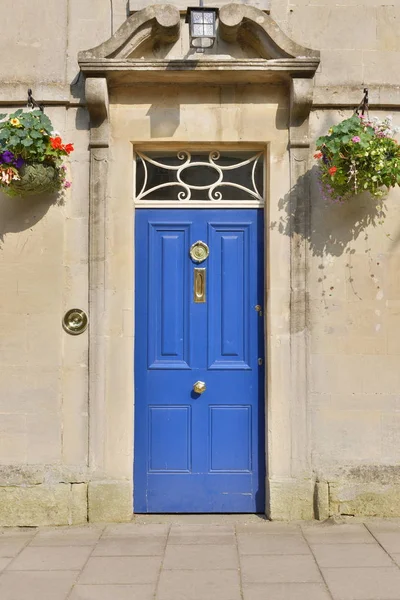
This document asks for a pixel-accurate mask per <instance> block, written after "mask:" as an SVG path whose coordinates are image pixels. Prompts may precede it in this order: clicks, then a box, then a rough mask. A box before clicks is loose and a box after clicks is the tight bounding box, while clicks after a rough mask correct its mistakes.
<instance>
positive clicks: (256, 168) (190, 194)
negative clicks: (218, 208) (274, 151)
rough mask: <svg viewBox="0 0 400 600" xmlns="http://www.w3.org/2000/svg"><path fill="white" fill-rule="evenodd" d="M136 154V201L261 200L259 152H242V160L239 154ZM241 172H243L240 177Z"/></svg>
mask: <svg viewBox="0 0 400 600" xmlns="http://www.w3.org/2000/svg"><path fill="white" fill-rule="evenodd" d="M136 154H137V161H138V163H137V166H138V169H137V170H138V171H140V172H139V173H138V175H139V177H137V189H136V200H137V201H139V202H140V200H155V199H157V200H163V199H165V198H168V200H176V201H178V202H179V201H189V200H205V201H207V200H208V201H217V202H218V201H219V200H231V199H235V198H237V199H240V200H242V199H244V200H257V201H261V202H262V201H263V190H262V179H263V177H262V168H263V167H262V162H263V161H262V156H263V153H262V152H257V153H256V154H254V153H250V152H247V153H242V157H241V158H238V153H234V152H231V153H229V152H226V153H221V152H219V151H217V150H213V151H211V152H208V153H206V152H195V153H191V152H189V151H187V150H180V151H179V152H177V153H176V154H173V153H170V154H169V155H167V154H166V155H165V156H163V157H161V158H160V156H159V155H157V156H155V153H149V154H144V153H143V152H140V151H139V150H137V151H136ZM240 169H242V170H243V176H242V178H241V175H240V173H239V170H240ZM210 179H211V181H210ZM243 180H244V181H245V183H246V185H245V184H244V183H243ZM247 184H250V185H247ZM174 190H175V191H174ZM233 190H234V192H233ZM232 195H234V196H235V198H232Z"/></svg>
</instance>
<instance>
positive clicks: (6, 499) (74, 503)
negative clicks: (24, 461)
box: [0, 483, 86, 527]
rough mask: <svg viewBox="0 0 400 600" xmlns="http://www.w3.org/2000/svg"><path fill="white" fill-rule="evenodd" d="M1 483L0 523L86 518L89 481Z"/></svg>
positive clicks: (28, 523)
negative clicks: (30, 483) (12, 484)
mask: <svg viewBox="0 0 400 600" xmlns="http://www.w3.org/2000/svg"><path fill="white" fill-rule="evenodd" d="M75 487H76V486H75V485H71V484H67V483H59V484H54V485H46V484H42V485H35V486H26V485H25V486H20V487H0V525H1V526H4V525H7V526H11V527H15V526H18V527H23V526H31V527H32V526H39V525H72V524H75V523H76V524H79V523H82V522H84V521H85V519H84V518H83V514H84V512H85V508H86V495H85V488H86V486H85V485H80V486H77V487H78V488H79V489H77V490H75V489H74V488H75Z"/></svg>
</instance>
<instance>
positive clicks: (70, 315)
mask: <svg viewBox="0 0 400 600" xmlns="http://www.w3.org/2000/svg"><path fill="white" fill-rule="evenodd" d="M88 323H89V319H88V316H87V314H86V313H85V311H84V310H81V309H80V308H71V310H69V311H68V312H66V313H65V315H64V318H63V321H62V324H63V327H64V329H65V331H66V332H67V333H69V334H70V335H79V334H80V333H83V332H84V331H85V330H86V328H87V326H88Z"/></svg>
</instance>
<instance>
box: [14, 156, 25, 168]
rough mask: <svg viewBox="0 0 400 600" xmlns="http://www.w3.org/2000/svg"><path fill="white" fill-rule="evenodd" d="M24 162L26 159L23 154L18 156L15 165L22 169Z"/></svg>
mask: <svg viewBox="0 0 400 600" xmlns="http://www.w3.org/2000/svg"><path fill="white" fill-rule="evenodd" d="M24 164H25V161H24V159H23V158H22V157H21V156H20V157H19V158H16V159H15V161H14V166H15V167H16V168H17V169H20V168H21V167H23V166H24Z"/></svg>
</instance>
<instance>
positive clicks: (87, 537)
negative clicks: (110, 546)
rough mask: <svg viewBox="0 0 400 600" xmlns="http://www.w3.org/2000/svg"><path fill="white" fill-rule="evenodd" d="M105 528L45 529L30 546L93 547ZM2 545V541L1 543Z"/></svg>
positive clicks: (35, 537)
mask: <svg viewBox="0 0 400 600" xmlns="http://www.w3.org/2000/svg"><path fill="white" fill-rule="evenodd" d="M103 529H104V527H102V526H100V527H98V526H86V527H57V528H54V527H44V528H43V529H40V530H39V531H38V532H37V534H36V535H35V536H34V537H33V538H32V540H31V542H30V544H29V545H30V546H92V545H93V544H95V543H96V542H97V541H98V539H99V538H100V536H101V534H102V532H103ZM0 545H1V541H0Z"/></svg>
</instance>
